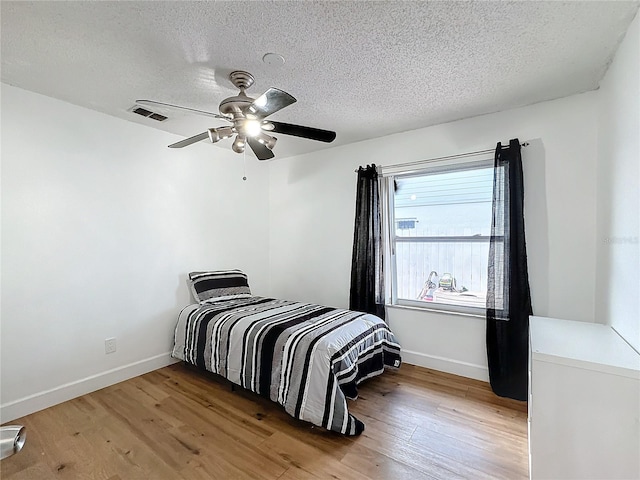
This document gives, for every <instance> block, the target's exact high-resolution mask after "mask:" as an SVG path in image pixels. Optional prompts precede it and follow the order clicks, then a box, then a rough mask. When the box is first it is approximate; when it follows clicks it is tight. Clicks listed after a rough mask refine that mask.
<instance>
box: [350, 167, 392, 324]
mask: <svg viewBox="0 0 640 480" xmlns="http://www.w3.org/2000/svg"><path fill="white" fill-rule="evenodd" d="M349 309H351V310H357V311H360V312H367V313H373V314H374V315H377V316H379V317H380V318H382V319H384V318H385V311H384V277H383V264H382V225H381V222H380V189H379V185H378V172H377V171H376V166H375V165H369V166H367V167H366V168H362V167H360V168H359V169H358V183H357V187H356V220H355V227H354V233H353V255H352V259H351V290H350V293H349Z"/></svg>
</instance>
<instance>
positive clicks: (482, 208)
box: [393, 166, 493, 309]
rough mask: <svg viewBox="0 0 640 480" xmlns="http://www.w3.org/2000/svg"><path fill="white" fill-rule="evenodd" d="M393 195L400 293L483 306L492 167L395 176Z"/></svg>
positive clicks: (424, 299) (410, 297)
mask: <svg viewBox="0 0 640 480" xmlns="http://www.w3.org/2000/svg"><path fill="white" fill-rule="evenodd" d="M393 195H394V212H393V213H394V220H395V225H394V229H393V232H394V233H395V238H394V246H395V261H396V285H395V292H396V297H397V298H398V299H400V300H410V301H414V302H416V301H418V302H424V303H425V304H427V303H430V304H446V305H455V306H467V307H478V308H482V309H484V308H485V307H486V296H487V265H488V257H489V236H490V234H491V217H492V195H493V168H492V167H486V166H482V167H480V168H471V169H466V170H454V171H448V172H443V171H437V172H433V171H432V172H428V173H426V174H424V175H412V176H407V177H396V178H395V181H394V192H393ZM416 237H419V238H416ZM443 237H444V238H443ZM469 237H472V238H469ZM414 238H415V240H413V239H414Z"/></svg>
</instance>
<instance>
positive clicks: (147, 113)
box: [131, 105, 167, 122]
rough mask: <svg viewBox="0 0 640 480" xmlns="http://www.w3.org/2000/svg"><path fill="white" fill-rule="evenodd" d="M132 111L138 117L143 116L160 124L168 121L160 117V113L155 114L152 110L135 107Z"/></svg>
mask: <svg viewBox="0 0 640 480" xmlns="http://www.w3.org/2000/svg"><path fill="white" fill-rule="evenodd" d="M131 111H132V112H133V113H137V114H138V115H142V116H143V117H147V118H151V119H153V120H157V121H158V122H164V121H165V120H166V119H167V117H165V116H164V115H160V114H159V113H154V112H152V111H150V110H147V109H146V108H142V107H138V106H135V105H134V106H133V107H132V108H131Z"/></svg>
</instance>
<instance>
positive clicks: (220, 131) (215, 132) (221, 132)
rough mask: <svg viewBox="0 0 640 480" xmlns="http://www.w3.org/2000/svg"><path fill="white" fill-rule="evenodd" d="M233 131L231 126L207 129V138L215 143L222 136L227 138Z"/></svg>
mask: <svg viewBox="0 0 640 480" xmlns="http://www.w3.org/2000/svg"><path fill="white" fill-rule="evenodd" d="M233 133H234V131H233V127H218V128H210V129H209V140H211V143H216V142H218V141H220V140H222V139H223V138H229V137H230V136H232V135H233Z"/></svg>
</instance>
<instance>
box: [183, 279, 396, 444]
mask: <svg viewBox="0 0 640 480" xmlns="http://www.w3.org/2000/svg"><path fill="white" fill-rule="evenodd" d="M189 284H190V287H191V291H192V293H193V295H194V298H195V299H196V301H197V302H198V303H196V304H192V305H189V306H187V307H185V308H184V309H183V310H182V312H180V315H179V318H178V323H177V325H176V330H175V342H174V347H173V352H172V356H173V357H174V358H177V359H180V360H183V361H185V362H187V363H189V364H192V365H195V366H197V367H199V368H202V369H205V370H207V371H209V372H213V373H216V374H218V375H221V376H223V377H224V378H226V379H228V380H229V381H231V382H232V383H234V384H236V385H240V386H242V387H243V388H246V389H248V390H251V391H253V392H255V393H257V394H259V395H262V396H265V397H267V398H269V399H271V400H272V401H274V402H277V403H278V404H280V405H282V406H283V407H284V409H285V411H286V412H287V413H288V414H289V415H291V416H293V417H295V418H298V419H300V420H304V421H307V422H310V423H312V424H314V425H317V426H320V427H323V428H326V429H328V430H332V431H335V432H339V433H341V434H344V435H359V434H360V433H361V432H362V431H363V430H364V424H363V423H362V422H361V421H360V420H358V419H357V418H355V417H354V416H353V415H351V414H350V413H349V411H348V409H347V399H355V398H356V397H357V386H358V384H359V383H360V382H362V381H363V380H365V379H367V378H370V377H373V376H376V375H379V374H381V373H382V372H383V371H384V369H385V367H391V368H397V367H399V366H400V362H401V358H400V345H399V344H398V342H397V341H396V339H395V337H394V335H393V333H392V332H391V330H390V329H389V327H388V326H387V324H386V323H385V322H384V321H383V320H381V319H380V318H378V317H376V316H374V315H371V314H367V313H362V312H355V311H351V310H345V309H339V308H332V307H326V306H322V305H315V304H310V303H302V302H294V301H289V300H281V299H275V298H266V297H256V296H253V295H251V292H250V289H249V285H248V280H247V277H246V275H245V274H244V273H243V272H241V271H239V270H225V271H215V272H192V273H190V274H189Z"/></svg>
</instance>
